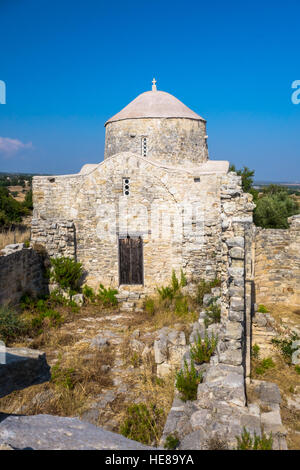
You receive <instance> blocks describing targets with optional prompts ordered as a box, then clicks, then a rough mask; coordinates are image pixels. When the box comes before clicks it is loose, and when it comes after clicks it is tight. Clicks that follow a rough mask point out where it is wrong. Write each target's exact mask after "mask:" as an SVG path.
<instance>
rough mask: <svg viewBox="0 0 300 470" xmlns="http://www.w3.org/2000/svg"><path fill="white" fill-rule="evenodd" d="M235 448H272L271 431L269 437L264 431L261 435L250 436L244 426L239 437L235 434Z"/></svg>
mask: <svg viewBox="0 0 300 470" xmlns="http://www.w3.org/2000/svg"><path fill="white" fill-rule="evenodd" d="M236 440H237V450H272V446H273V437H272V433H271V434H270V436H269V437H267V435H266V434H265V433H262V436H261V437H260V436H257V435H256V434H255V433H254V437H251V435H250V432H248V431H247V429H246V428H245V427H244V429H243V433H242V435H241V437H239V436H236Z"/></svg>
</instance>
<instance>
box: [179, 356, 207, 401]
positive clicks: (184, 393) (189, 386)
mask: <svg viewBox="0 0 300 470" xmlns="http://www.w3.org/2000/svg"><path fill="white" fill-rule="evenodd" d="M201 382H202V374H201V373H198V372H197V371H196V369H195V365H194V362H193V361H191V365H190V367H189V366H188V363H187V361H186V360H185V361H184V367H183V369H180V371H179V372H177V374H176V383H175V386H176V388H177V390H178V391H179V392H180V394H181V396H180V398H181V400H183V401H187V400H196V398H197V388H198V384H199V383H201Z"/></svg>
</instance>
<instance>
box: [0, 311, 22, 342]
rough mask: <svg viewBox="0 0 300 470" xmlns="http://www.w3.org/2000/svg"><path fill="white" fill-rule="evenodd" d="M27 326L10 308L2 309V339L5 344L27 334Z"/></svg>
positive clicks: (0, 323) (0, 329) (0, 326)
mask: <svg viewBox="0 0 300 470" xmlns="http://www.w3.org/2000/svg"><path fill="white" fill-rule="evenodd" d="M26 330H27V327H26V324H25V323H24V322H23V321H22V320H21V318H20V316H19V315H18V314H17V313H16V312H15V311H14V310H11V309H10V308H8V307H0V339H1V340H2V341H4V342H5V343H8V342H10V341H13V340H15V339H16V338H18V337H19V336H22V335H23V334H25V333H26Z"/></svg>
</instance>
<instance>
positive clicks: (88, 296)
mask: <svg viewBox="0 0 300 470" xmlns="http://www.w3.org/2000/svg"><path fill="white" fill-rule="evenodd" d="M82 294H83V297H84V299H85V300H86V301H87V302H91V303H93V302H95V300H96V294H95V292H94V289H93V288H92V287H90V286H88V285H87V284H86V285H85V286H83V289H82Z"/></svg>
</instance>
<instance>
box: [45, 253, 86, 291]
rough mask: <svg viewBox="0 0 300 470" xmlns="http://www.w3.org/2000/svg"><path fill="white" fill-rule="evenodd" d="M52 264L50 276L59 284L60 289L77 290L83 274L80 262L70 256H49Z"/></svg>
mask: <svg viewBox="0 0 300 470" xmlns="http://www.w3.org/2000/svg"><path fill="white" fill-rule="evenodd" d="M50 263H51V266H52V270H51V274H50V278H51V280H52V281H54V282H55V283H56V284H58V285H59V286H60V288H61V289H62V290H72V291H75V292H78V291H79V282H80V279H81V278H82V275H83V268H82V264H81V263H77V262H76V261H75V260H73V259H71V258H66V257H61V258H51V259H50Z"/></svg>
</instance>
